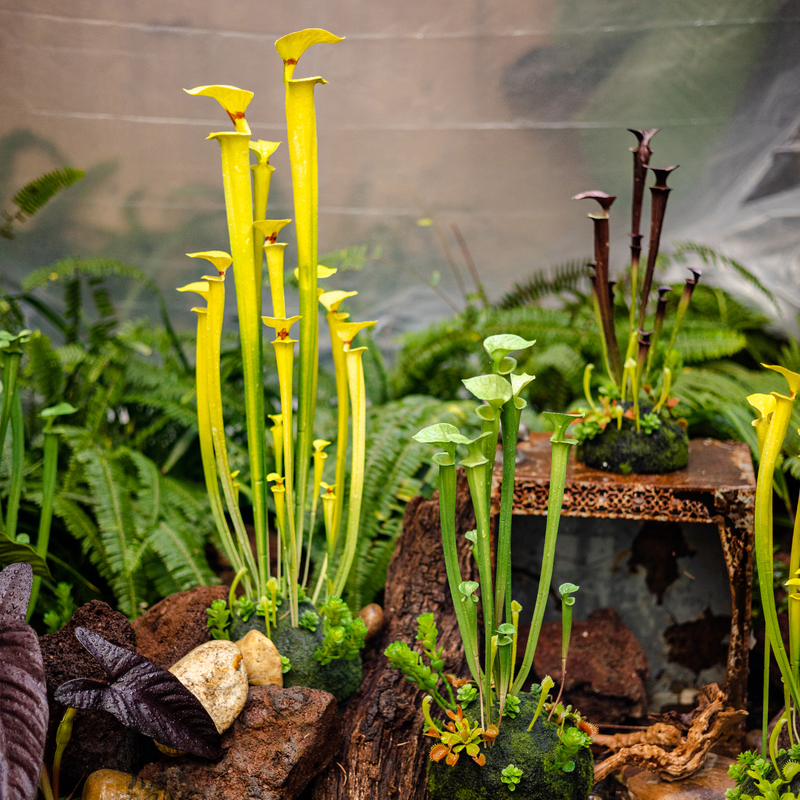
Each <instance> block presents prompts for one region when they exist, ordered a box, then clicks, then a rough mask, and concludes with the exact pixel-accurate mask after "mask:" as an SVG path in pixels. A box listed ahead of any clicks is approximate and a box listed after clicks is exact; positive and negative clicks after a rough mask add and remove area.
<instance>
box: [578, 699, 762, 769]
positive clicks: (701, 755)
mask: <svg viewBox="0 0 800 800" xmlns="http://www.w3.org/2000/svg"><path fill="white" fill-rule="evenodd" d="M698 699H699V701H700V703H699V705H698V707H697V709H696V710H695V712H694V716H693V719H692V724H691V727H690V728H689V730H688V731H687V733H686V736H685V737H683V738H680V740H679V743H678V744H677V746H676V747H675V748H674V749H673V750H671V751H668V750H665V749H664V746H669V744H670V743H669V742H666V741H664V742H661V743H658V744H656V743H651V742H650V741H649V739H648V737H647V733H648V732H649V731H652V730H653V729H654V728H662V727H670V726H662V725H658V724H657V725H653V726H651V727H650V728H648V729H647V731H642V732H641V734H645V735H644V736H642V739H643V740H644V741H642V742H640V743H630V744H625V745H622V749H620V750H618V751H617V752H616V753H614V755H612V756H610V757H609V758H607V759H605V761H602V762H600V763H599V764H598V765H597V766H596V767H595V769H594V780H595V783H597V782H598V781H601V780H602V779H603V778H606V777H607V776H608V775H610V774H612V773H614V772H619V770H621V769H622V767H624V766H625V765H626V764H637V765H638V766H641V767H645V768H646V769H649V770H650V771H651V772H655V773H656V774H658V775H659V777H660V778H661V779H662V780H664V781H679V780H682V779H683V778H688V777H689V776H690V775H694V773H695V772H697V771H698V770H699V769H700V768H701V767H702V766H703V763H704V762H705V760H706V756H707V755H708V752H709V750H710V749H711V747H712V746H713V745H714V743H715V742H717V741H718V740H719V739H720V738H721V737H722V735H723V734H724V733H725V731H726V728H727V727H728V725H729V724H730V722H731V721H732V720H735V719H737V718H738V717H741V716H744V715H745V714H746V713H747V712H746V711H743V710H738V711H737V710H735V709H733V708H726V707H725V702H726V700H727V698H726V696H725V693H724V692H723V691H722V690H721V689H720V688H719V686H717V684H716V683H712V684H710V685H709V686H705V687H703V689H701V691H700V695H699V698H698ZM672 730H673V731H675V733H678V732H677V731H676V730H675V729H674V728H672ZM638 735H639V734H627V736H632V737H635V736H638ZM624 736H626V735H621V736H604V737H595V742H597V743H598V744H604V745H606V746H609V745H607V744H606V742H605V741H601V740H606V739H613V740H615V741H619V740H621V739H622V738H624ZM651 736H652V738H656V737H657V734H656V733H655V732H654V733H653V734H651ZM673 736H674V734H673ZM662 744H663V745H664V746H661V745H662Z"/></svg>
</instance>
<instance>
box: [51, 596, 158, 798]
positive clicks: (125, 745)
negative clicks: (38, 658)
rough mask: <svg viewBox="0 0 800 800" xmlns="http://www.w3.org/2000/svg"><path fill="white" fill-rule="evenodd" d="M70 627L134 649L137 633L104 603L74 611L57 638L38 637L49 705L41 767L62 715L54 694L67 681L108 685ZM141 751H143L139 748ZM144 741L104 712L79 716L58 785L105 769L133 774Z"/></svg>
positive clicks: (71, 786)
mask: <svg viewBox="0 0 800 800" xmlns="http://www.w3.org/2000/svg"><path fill="white" fill-rule="evenodd" d="M75 628H87V629H88V630H90V631H94V632H95V633H99V634H100V635H101V636H102V637H103V638H104V639H107V640H108V641H109V642H111V643H113V644H116V645H119V646H120V647H125V648H127V649H128V650H135V649H136V634H135V633H134V632H133V628H132V627H131V624H130V622H128V620H127V618H126V617H125V616H124V615H123V614H120V613H119V612H118V611H114V609H113V608H111V606H109V605H108V604H107V603H103V602H101V601H100V600H92V601H91V602H90V603H86V604H85V605H83V606H81V607H80V608H79V609H77V610H76V611H75V613H74V614H73V615H72V619H70V621H69V622H68V623H67V624H66V625H65V626H64V627H63V628H62V629H61V630H60V631H58V632H57V633H51V634H47V635H45V636H41V637H39V642H40V644H41V646H42V656H43V657H44V668H45V679H46V681H47V699H48V701H49V703H50V724H49V726H48V737H47V749H46V751H45V762H46V763H51V761H52V757H53V751H54V749H55V733H56V730H57V728H58V724H59V722H61V718H62V716H63V715H64V711H66V709H65V707H64V706H62V705H60V704H59V703H56V702H55V701H54V700H53V693H54V692H55V690H56V689H57V688H58V687H59V686H60V685H61V684H62V683H64V682H65V681H68V680H71V679H72V678H94V679H96V680H108V676H107V675H106V673H105V671H104V670H103V668H102V667H101V666H100V665H99V664H98V663H97V662H96V661H95V660H94V658H92V656H90V655H89V653H88V652H87V651H86V650H85V649H84V648H83V645H82V644H81V643H80V642H79V641H78V640H77V639H76V638H75ZM143 748H145V749H143ZM148 751H149V745H148V741H147V740H146V739H144V738H143V737H141V736H139V734H136V733H134V732H133V731H130V730H128V729H127V728H126V727H124V726H123V725H122V724H121V723H120V722H118V721H117V720H116V719H115V718H114V717H112V716H111V714H108V713H106V712H105V711H78V713H77V714H76V715H75V722H74V725H73V729H72V738H71V739H70V743H69V744H68V745H67V749H66V751H65V753H64V757H63V760H62V762H61V786H62V788H63V789H64V790H65V793H67V792H71V791H72V790H73V789H74V787H75V786H76V785H77V784H78V783H79V782H80V781H81V780H82V779H83V778H85V777H86V776H87V775H89V774H90V773H92V772H94V771H95V770H98V769H102V768H104V767H105V768H108V769H116V770H120V771H122V772H135V771H136V769H137V768H138V767H139V766H140V765H141V764H142V763H144V760H145V754H146V753H147V752H148Z"/></svg>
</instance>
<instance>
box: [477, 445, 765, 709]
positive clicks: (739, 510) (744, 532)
mask: <svg viewBox="0 0 800 800" xmlns="http://www.w3.org/2000/svg"><path fill="white" fill-rule="evenodd" d="M501 478H502V465H499V464H498V465H496V466H495V471H494V481H493V492H492V512H493V513H494V514H496V513H497V511H498V510H499V506H500V491H499V487H500V481H501ZM755 486H756V481H755V475H754V473H753V462H752V459H751V457H750V449H749V447H748V446H747V445H746V444H743V443H741V442H719V441H716V440H714V439H695V440H693V441H691V442H690V443H689V466H688V467H687V468H686V469H682V470H679V471H678V472H672V473H669V474H667V475H616V474H613V473H610V472H602V471H600V470H596V469H592V468H591V467H586V466H584V465H583V464H578V463H576V462H575V457H574V454H573V455H572V456H570V462H569V466H568V468H567V481H566V487H565V491H564V506H563V511H562V513H563V514H564V516H568V517H609V518H616V519H639V520H642V521H645V520H655V521H659V522H679V523H680V522H699V523H707V524H710V525H715V526H716V528H717V530H718V532H719V537H720V542H721V543H722V552H723V554H724V556H725V566H726V568H727V572H728V580H729V582H730V588H731V638H730V644H729V647H728V662H727V674H726V679H725V687H724V688H725V692H726V693H727V695H728V702H729V703H730V704H731V705H732V706H733V707H734V708H744V706H745V705H746V702H747V658H748V652H749V642H750V602H751V582H752V576H753V521H754V519H753V517H754V506H755ZM549 488H550V441H549V434H546V433H534V434H531V437H530V442H523V443H521V444H520V445H519V446H518V448H517V474H516V480H515V484H514V513H515V514H535V515H544V514H546V513H547V495H548V491H549Z"/></svg>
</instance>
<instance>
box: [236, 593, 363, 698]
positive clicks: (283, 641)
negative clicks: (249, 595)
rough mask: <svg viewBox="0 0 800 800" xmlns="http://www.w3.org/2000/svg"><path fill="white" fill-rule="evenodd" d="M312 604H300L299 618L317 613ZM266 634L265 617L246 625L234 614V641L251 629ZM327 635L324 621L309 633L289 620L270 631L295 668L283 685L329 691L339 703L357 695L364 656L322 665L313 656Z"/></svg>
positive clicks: (256, 618)
mask: <svg viewBox="0 0 800 800" xmlns="http://www.w3.org/2000/svg"><path fill="white" fill-rule="evenodd" d="M314 610H315V609H314V606H312V605H311V603H300V607H299V612H300V616H302V615H303V612H304V611H314ZM254 629H255V630H257V631H261V633H263V634H264V635H266V633H267V626H266V625H265V624H264V618H263V617H262V616H260V615H258V614H253V615H252V616H251V617H250V618H249V619H248V620H247V622H244V621H243V620H242V619H241V618H240V617H238V616H237V615H236V614H234V615H233V622H232V624H231V630H230V636H231V639H232V640H233V641H237V640H239V639H241V638H242V637H243V636H244V635H245V634H246V633H247V632H248V631H250V630H254ZM323 638H324V634H323V631H322V619H320V621H319V624H318V625H317V629H316V630H315V631H313V632H312V631H309V630H308V629H306V628H293V627H292V625H291V623H290V622H289V617H288V616H287V617H285V618H284V619H278V625H277V626H276V627H273V628H272V630H271V631H270V639H272V643H273V644H274V645H275V647H277V648H278V652H279V653H280V654H281V655H282V656H287V657H288V658H289V660H290V661H291V663H292V668H291V669H290V670H289V671H288V672H286V673H284V675H283V685H284V687H286V688H289V687H291V686H308V687H309V688H311V689H322V690H323V691H326V692H330V693H331V694H332V695H333V696H334V697H335V698H336V699H337V700H338V701H339V702H340V703H342V702H344V701H345V700H347V699H348V698H349V697H350V696H351V695H353V694H355V692H356V690H357V689H358V687H359V686H360V685H361V680H362V678H363V677H364V669H363V667H362V664H361V657H360V656H356V658H352V659H349V660H344V659H339V660H337V661H331V663H330V664H320V663H319V661H317V660H316V659H315V658H314V653H315V652H316V650H317V648H318V647H319V646H320V645H321V644H322V640H323Z"/></svg>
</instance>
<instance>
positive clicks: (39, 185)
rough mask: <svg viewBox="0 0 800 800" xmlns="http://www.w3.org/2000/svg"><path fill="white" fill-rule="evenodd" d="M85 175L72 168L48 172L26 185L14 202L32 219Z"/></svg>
mask: <svg viewBox="0 0 800 800" xmlns="http://www.w3.org/2000/svg"><path fill="white" fill-rule="evenodd" d="M85 174H86V173H85V172H84V171H83V170H82V169H73V168H72V167H63V168H62V169H56V170H53V171H52V172H46V173H45V174H44V175H41V176H40V177H38V178H36V180H33V181H31V182H30V183H27V184H25V186H23V187H22V188H21V189H20V190H19V191H18V192H17V193H16V194H15V195H14V197H13V198H12V200H13V202H14V204H15V205H16V206H17V207H18V208H19V210H20V211H21V212H22V213H23V214H25V215H26V216H28V217H31V216H33V215H34V214H35V213H36V212H37V211H39V209H41V208H42V207H43V206H44V205H45V204H46V203H47V202H48V201H49V200H51V199H52V198H53V197H55V196H56V195H57V194H58V193H59V192H60V191H61V190H62V189H66V188H67V187H68V186H72V184H73V183H75V182H76V181H79V180H80V179H81V178H82V177H83V176H84V175H85Z"/></svg>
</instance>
